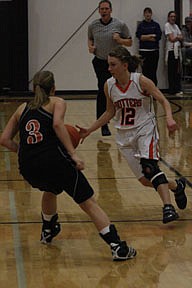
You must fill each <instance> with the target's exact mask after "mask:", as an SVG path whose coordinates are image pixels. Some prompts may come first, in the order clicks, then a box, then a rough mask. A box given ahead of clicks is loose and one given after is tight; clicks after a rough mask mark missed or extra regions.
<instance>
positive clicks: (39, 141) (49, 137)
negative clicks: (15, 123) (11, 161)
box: [19, 107, 66, 163]
mask: <svg viewBox="0 0 192 288" xmlns="http://www.w3.org/2000/svg"><path fill="white" fill-rule="evenodd" d="M19 131H20V133H19V134H20V145H19V162H20V163H22V162H23V161H28V160H30V159H31V158H32V157H36V156H37V155H39V154H41V153H44V152H46V151H50V150H54V149H57V148H58V147H60V148H62V150H64V151H65V148H64V146H63V145H62V144H61V142H60V141H59V139H58V137H57V136H56V134H55V131H54V129H53V115H52V114H51V113H49V112H47V111H45V110H44V109H43V108H39V109H29V108H28V107H26V108H25V109H24V111H23V113H22V115H21V117H20V121H19ZM65 152H66V151H65Z"/></svg>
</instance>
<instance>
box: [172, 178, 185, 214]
mask: <svg viewBox="0 0 192 288" xmlns="http://www.w3.org/2000/svg"><path fill="white" fill-rule="evenodd" d="M175 181H176V182H177V188H176V190H172V191H173V192H174V196H175V202H176V203H177V207H178V208H179V209H185V208H186V206H187V196H186V194H185V186H186V180H185V178H184V177H181V178H179V179H176V180H175Z"/></svg>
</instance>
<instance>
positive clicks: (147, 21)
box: [136, 7, 162, 85]
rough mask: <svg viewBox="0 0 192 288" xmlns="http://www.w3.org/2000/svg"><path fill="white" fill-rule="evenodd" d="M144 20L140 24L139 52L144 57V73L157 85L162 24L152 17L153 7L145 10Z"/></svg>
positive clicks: (137, 34) (138, 28)
mask: <svg viewBox="0 0 192 288" xmlns="http://www.w3.org/2000/svg"><path fill="white" fill-rule="evenodd" d="M143 16H144V20H143V21H142V22H141V23H140V24H139V25H138V27H137V31H136V37H137V38H138V39H139V54H140V55H141V57H142V59H143V65H142V72H143V75H144V76H146V77H148V78H149V79H151V80H152V81H153V82H154V84H155V85H157V67H158V61H159V40H160V39H161V35H162V32H161V28H160V25H159V24H158V23H157V22H155V21H154V20H153V19H152V9H151V8H150V7H146V8H145V9H144V11H143Z"/></svg>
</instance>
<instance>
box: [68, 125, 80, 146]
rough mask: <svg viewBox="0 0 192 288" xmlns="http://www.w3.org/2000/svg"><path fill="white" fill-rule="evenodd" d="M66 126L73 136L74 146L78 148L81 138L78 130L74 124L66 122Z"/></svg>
mask: <svg viewBox="0 0 192 288" xmlns="http://www.w3.org/2000/svg"><path fill="white" fill-rule="evenodd" d="M65 127H66V128H67V131H68V133H69V135H70V137H71V142H72V144H73V147H74V148H76V147H77V146H78V145H79V142H80V139H81V138H80V135H79V132H78V130H77V129H76V128H75V127H74V126H72V125H69V124H65Z"/></svg>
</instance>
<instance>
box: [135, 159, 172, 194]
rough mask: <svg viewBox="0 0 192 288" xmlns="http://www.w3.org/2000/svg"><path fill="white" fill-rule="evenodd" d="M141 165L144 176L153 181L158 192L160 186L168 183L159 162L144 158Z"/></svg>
mask: <svg viewBox="0 0 192 288" xmlns="http://www.w3.org/2000/svg"><path fill="white" fill-rule="evenodd" d="M140 163H141V166H142V172H143V174H144V176H145V177H146V178H147V179H148V180H149V181H151V183H152V185H153V187H154V188H155V189H156V190H157V187H158V186H159V185H160V184H165V183H168V181H167V178H166V176H165V174H164V173H163V172H162V171H161V170H160V169H159V166H158V161H157V160H153V159H145V158H142V159H141V162H140Z"/></svg>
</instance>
